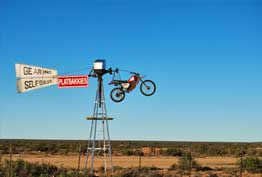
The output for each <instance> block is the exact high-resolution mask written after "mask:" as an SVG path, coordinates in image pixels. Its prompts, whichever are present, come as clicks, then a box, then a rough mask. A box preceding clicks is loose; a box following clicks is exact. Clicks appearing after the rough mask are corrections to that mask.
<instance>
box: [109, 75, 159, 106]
mask: <svg viewBox="0 0 262 177" xmlns="http://www.w3.org/2000/svg"><path fill="white" fill-rule="evenodd" d="M116 72H117V73H118V70H116ZM130 74H132V76H131V77H130V78H129V79H128V80H114V78H113V80H112V81H111V82H110V83H109V84H110V85H114V86H116V88H114V89H113V90H112V91H111V93H110V97H111V99H112V100H113V101H114V102H121V101H123V100H124V99H125V94H126V93H130V92H131V91H133V90H134V89H135V88H136V87H137V85H138V84H139V83H141V84H140V91H141V93H142V94H143V95H145V96H151V95H153V94H154V93H155V92H156V84H155V83H154V82H153V81H151V80H142V79H143V78H144V77H145V76H141V75H140V74H139V73H135V72H130Z"/></svg>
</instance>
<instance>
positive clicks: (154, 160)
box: [3, 155, 238, 169]
mask: <svg viewBox="0 0 262 177" xmlns="http://www.w3.org/2000/svg"><path fill="white" fill-rule="evenodd" d="M3 159H8V155H4V156H3ZM16 159H23V160H25V161H28V162H33V163H34V162H39V163H42V162H45V163H50V164H54V165H56V166H58V167H61V166H63V167H65V168H77V162H78V156H72V155H71V156H69V155H67V156H65V155H13V160H16ZM196 160H197V162H198V163H199V164H200V165H202V166H208V167H211V168H221V167H223V168H230V167H235V164H236V162H237V160H238V159H237V158H233V157H206V158H196ZM84 162H85V157H84V156H82V157H81V168H83V167H84ZM138 162H139V157H137V156H113V165H114V166H121V167H124V168H127V167H137V166H138ZM177 162H178V158H177V157H166V156H158V157H142V166H156V167H159V168H164V169H167V168H169V167H170V166H171V165H172V164H174V163H177ZM101 166H103V157H101V156H99V157H96V158H95V167H101Z"/></svg>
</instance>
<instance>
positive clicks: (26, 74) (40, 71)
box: [15, 64, 57, 78]
mask: <svg viewBox="0 0 262 177" xmlns="http://www.w3.org/2000/svg"><path fill="white" fill-rule="evenodd" d="M15 72H16V77H17V78H35V77H45V78H47V77H51V78H52V77H54V76H57V71H56V70H54V69H48V68H42V67H38V66H31V65H25V64H15Z"/></svg>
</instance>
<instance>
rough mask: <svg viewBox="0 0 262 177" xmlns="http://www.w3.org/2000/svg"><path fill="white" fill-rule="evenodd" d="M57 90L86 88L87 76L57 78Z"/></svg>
mask: <svg viewBox="0 0 262 177" xmlns="http://www.w3.org/2000/svg"><path fill="white" fill-rule="evenodd" d="M57 86H58V88H72V87H88V76H86V75H83V76H59V77H58V83H57Z"/></svg>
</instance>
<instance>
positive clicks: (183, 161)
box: [177, 153, 200, 174]
mask: <svg viewBox="0 0 262 177" xmlns="http://www.w3.org/2000/svg"><path fill="white" fill-rule="evenodd" d="M177 166H178V169H179V171H180V172H181V173H183V174H184V173H186V174H187V173H189V171H191V170H192V169H193V168H194V169H198V168H200V165H198V164H197V162H196V161H195V160H194V158H193V157H192V155H191V153H184V154H183V155H182V156H181V157H180V159H179V160H178V165H177Z"/></svg>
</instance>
